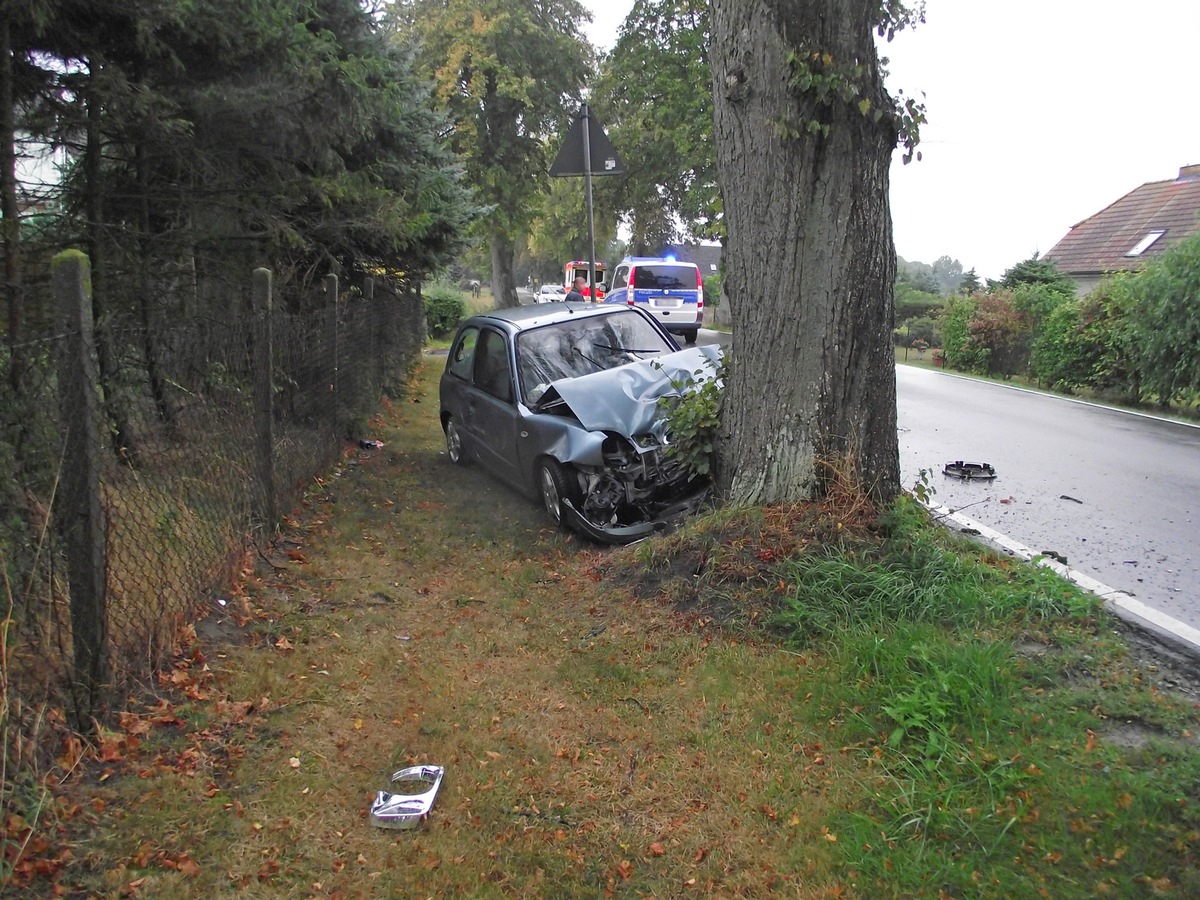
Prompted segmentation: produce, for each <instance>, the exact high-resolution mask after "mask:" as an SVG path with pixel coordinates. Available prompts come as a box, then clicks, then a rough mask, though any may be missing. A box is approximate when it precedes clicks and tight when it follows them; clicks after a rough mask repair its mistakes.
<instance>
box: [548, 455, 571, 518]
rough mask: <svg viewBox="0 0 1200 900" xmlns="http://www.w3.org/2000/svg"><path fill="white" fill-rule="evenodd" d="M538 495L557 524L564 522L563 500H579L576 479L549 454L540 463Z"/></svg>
mask: <svg viewBox="0 0 1200 900" xmlns="http://www.w3.org/2000/svg"><path fill="white" fill-rule="evenodd" d="M538 495H539V496H540V497H541V498H542V506H543V507H545V509H546V514H547V515H548V516H550V519H551V520H552V521H553V522H554V524H555V525H562V524H563V507H562V504H563V501H564V500H570V501H571V502H572V503H573V504H578V502H579V491H578V490H577V489H576V487H575V483H574V481H573V480H572V479H571V477H570V476H569V475H568V474H567V471H566V469H564V468H563V466H562V463H560V462H559V461H558V460H557V459H553V458H551V457H549V456H547V457H546V458H545V459H543V460H542V461H541V462H540V463H538Z"/></svg>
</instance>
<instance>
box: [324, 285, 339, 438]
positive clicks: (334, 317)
mask: <svg viewBox="0 0 1200 900" xmlns="http://www.w3.org/2000/svg"><path fill="white" fill-rule="evenodd" d="M325 298H326V300H327V301H328V303H329V341H330V356H331V359H330V369H331V370H330V373H329V390H330V391H331V392H332V393H333V421H332V422H331V423H330V424H331V425H332V431H333V432H334V435H335V436H338V437H340V435H338V434H337V431H338V429H339V428H340V427H341V424H342V412H341V403H340V400H341V397H340V391H339V390H338V367H339V366H340V365H341V349H342V348H341V347H340V346H339V343H340V334H339V329H340V323H339V322H338V277H337V275H332V274H331V275H326V276H325Z"/></svg>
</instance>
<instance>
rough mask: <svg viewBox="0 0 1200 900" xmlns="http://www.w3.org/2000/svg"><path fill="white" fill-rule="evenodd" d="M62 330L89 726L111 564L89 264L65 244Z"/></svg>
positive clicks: (83, 712) (77, 718)
mask: <svg viewBox="0 0 1200 900" xmlns="http://www.w3.org/2000/svg"><path fill="white" fill-rule="evenodd" d="M51 270H52V272H53V279H54V297H55V304H56V306H57V310H58V324H59V329H60V331H61V333H62V335H63V338H62V341H61V342H60V345H59V359H58V398H59V413H60V415H61V423H62V435H63V462H62V474H61V476H60V481H59V490H58V494H59V510H60V512H59V514H57V515H56V516H55V518H57V519H58V521H59V522H60V523H61V528H62V532H63V539H64V542H65V544H66V552H67V575H68V578H69V579H70V585H71V646H72V650H73V653H74V673H73V678H72V693H73V695H74V696H73V698H72V700H73V706H74V709H73V710H72V715H73V717H74V722H73V723H72V725H73V726H74V727H75V729H76V730H77V731H79V732H81V733H88V732H90V731H91V730H92V727H93V724H94V716H95V714H96V712H97V711H98V710H99V707H100V703H101V701H102V699H103V692H104V688H105V686H106V684H107V679H108V663H109V660H108V610H107V597H106V594H107V568H106V560H105V543H104V535H105V523H104V507H103V505H102V504H101V502H100V454H101V451H100V429H99V427H98V425H97V418H98V414H99V398H98V392H97V388H96V384H97V381H98V379H99V375H98V372H97V367H96V344H95V331H94V323H93V322H92V304H91V298H90V297H89V296H88V294H89V292H90V291H91V270H90V267H89V264H88V258H87V256H86V255H84V254H83V253H81V252H80V251H78V250H67V251H64V252H62V253H59V254H58V255H57V256H55V257H54V260H53V262H52V263H51Z"/></svg>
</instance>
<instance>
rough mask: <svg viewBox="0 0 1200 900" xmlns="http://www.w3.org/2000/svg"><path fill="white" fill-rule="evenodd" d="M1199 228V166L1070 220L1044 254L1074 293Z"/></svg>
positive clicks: (1142, 260) (1086, 290) (1135, 265)
mask: <svg viewBox="0 0 1200 900" xmlns="http://www.w3.org/2000/svg"><path fill="white" fill-rule="evenodd" d="M1198 231H1200V165H1194V166H1184V167H1183V168H1181V169H1180V170H1179V177H1178V178H1175V179H1174V180H1172V181H1151V182H1150V183H1149V184H1143V185H1142V186H1141V187H1139V188H1136V189H1135V190H1132V191H1130V192H1129V193H1128V194H1126V195H1125V196H1124V197H1122V198H1121V199H1120V200H1118V201H1117V202H1116V203H1113V204H1112V205H1111V206H1107V207H1105V208H1104V209H1102V210H1100V212H1098V213H1096V214H1095V215H1094V216H1091V217H1090V218H1087V219H1084V220H1083V221H1082V222H1080V223H1079V224H1078V225H1075V226H1074V227H1073V228H1071V230H1070V231H1069V232H1068V233H1067V236H1066V237H1064V238H1063V239H1062V240H1061V241H1059V242H1058V243H1057V244H1055V245H1054V247H1053V248H1051V250H1050V252H1049V253H1047V254H1046V258H1047V259H1052V260H1054V262H1055V264H1056V265H1057V266H1058V270H1059V271H1060V272H1065V273H1066V274H1068V275H1070V276H1071V277H1072V278H1074V279H1075V282H1076V284H1077V285H1078V292H1079V295H1080V296H1083V295H1084V294H1087V293H1089V292H1090V291H1091V290H1092V289H1093V288H1095V287H1096V285H1098V284H1099V283H1100V279H1101V278H1103V277H1104V276H1105V275H1107V274H1109V273H1111V272H1121V271H1127V270H1130V269H1136V268H1138V267H1139V266H1141V265H1143V264H1144V263H1145V262H1146V260H1148V259H1153V258H1154V257H1155V256H1158V255H1160V254H1162V252H1163V251H1164V250H1166V249H1167V248H1168V247H1171V246H1173V245H1175V244H1177V243H1179V242H1180V241H1182V240H1183V239H1184V238H1186V237H1189V236H1191V235H1193V234H1195V233H1197V232H1198Z"/></svg>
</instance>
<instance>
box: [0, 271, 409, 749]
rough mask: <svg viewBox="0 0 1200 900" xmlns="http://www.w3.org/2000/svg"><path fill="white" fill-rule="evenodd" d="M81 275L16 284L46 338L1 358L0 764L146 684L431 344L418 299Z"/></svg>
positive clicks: (259, 276) (348, 286)
mask: <svg viewBox="0 0 1200 900" xmlns="http://www.w3.org/2000/svg"><path fill="white" fill-rule="evenodd" d="M87 262H88V261H87V259H86V257H83V255H82V254H78V253H76V254H70V253H67V254H61V255H60V257H57V258H56V259H55V263H54V266H53V267H52V274H51V273H50V271H49V270H48V271H47V273H45V275H44V276H43V277H41V278H40V279H33V280H31V281H30V282H29V283H28V284H26V285H25V286H24V290H25V299H26V307H27V308H29V309H34V310H41V311H42V314H41V315H40V317H39V320H38V321H35V322H34V323H32V324H33V325H34V326H36V328H37V330H39V331H40V332H41V335H40V336H38V337H36V338H32V339H30V340H27V341H24V342H23V343H20V344H15V343H12V342H9V343H8V344H6V345H5V346H4V348H3V349H2V350H0V353H2V354H3V356H2V357H0V465H2V466H3V467H4V470H5V471H8V472H9V473H11V474H10V476H9V477H8V478H6V479H5V480H4V484H3V486H2V489H0V571H2V572H3V576H4V579H5V583H4V587H5V589H6V590H5V602H6V603H7V604H8V611H7V616H5V617H4V630H3V640H4V648H3V649H4V660H5V673H4V674H5V678H4V679H3V683H2V687H3V690H4V691H5V696H4V701H5V704H4V710H5V717H4V729H5V732H6V733H5V739H6V747H7V748H9V764H10V765H14V764H15V765H18V766H19V765H20V764H21V757H22V754H23V753H33V752H35V751H36V747H34V746H33V745H34V744H36V742H37V738H36V734H35V732H36V730H37V727H36V723H37V722H39V721H41V720H43V719H44V718H45V716H47V715H54V714H57V713H52V712H51V711H53V710H60V709H61V710H65V711H66V715H67V717H68V724H70V725H71V726H72V727H73V728H75V729H77V730H83V731H86V730H88V728H89V727H90V725H91V723H92V722H93V721H95V720H96V719H97V718H99V717H100V716H102V714H103V713H104V712H105V710H106V709H108V708H109V707H110V706H111V705H112V704H113V703H114V702H115V701H116V700H117V699H118V698H120V697H121V696H123V695H124V693H125V692H126V691H128V690H129V689H130V688H132V687H135V686H136V685H137V684H138V683H139V682H143V681H144V680H146V679H149V678H151V677H152V675H153V672H154V670H155V668H156V667H157V666H158V665H159V664H160V663H161V662H162V661H163V660H164V659H165V657H166V656H167V654H168V653H169V651H170V649H171V646H172V643H173V641H174V639H175V636H176V634H177V631H178V628H179V627H180V626H181V625H182V624H184V623H186V622H188V621H191V620H193V619H194V618H196V617H197V616H198V615H201V614H202V612H201V609H202V607H203V606H205V605H206V604H207V603H210V602H211V598H212V596H214V594H215V593H216V592H219V591H221V590H222V588H223V587H225V586H226V585H227V584H228V583H229V581H230V579H231V578H232V577H233V576H234V575H235V574H236V572H237V570H238V568H239V566H240V565H241V562H242V560H243V559H244V558H245V556H246V553H247V551H248V549H249V548H250V546H251V543H252V542H253V541H256V540H260V539H262V538H263V537H265V536H267V535H269V533H270V532H271V531H272V530H273V529H274V527H275V524H276V521H277V519H278V515H279V513H280V512H282V511H286V510H288V509H290V508H291V507H292V506H293V505H294V504H295V503H296V501H298V500H299V498H300V496H301V494H302V493H303V492H304V490H305V489H306V487H307V485H309V484H310V483H311V480H312V478H313V477H314V476H315V475H317V474H318V473H319V472H321V471H322V470H323V469H326V468H327V467H328V466H329V465H330V464H331V463H332V461H333V460H334V459H335V458H336V457H337V455H338V454H339V453H340V452H341V449H342V448H343V447H344V446H345V442H346V441H347V440H356V439H358V438H362V437H366V436H367V435H366V427H367V422H368V420H369V416H370V415H371V414H372V413H373V412H374V411H375V410H376V409H377V408H378V406H379V401H380V398H381V397H382V396H384V395H385V394H389V393H392V394H395V393H397V392H399V391H400V390H402V387H403V381H404V378H405V376H406V374H407V372H408V370H409V369H410V367H411V366H412V365H413V363H414V362H415V360H416V359H417V357H418V355H419V353H420V349H421V345H422V343H423V340H424V328H425V325H424V312H423V307H422V302H421V298H420V295H419V293H418V292H416V291H405V290H398V289H397V288H395V287H394V286H392V284H391V283H390V282H387V281H385V280H382V279H379V280H375V279H371V278H368V277H356V278H351V279H344V280H343V279H339V278H337V277H336V276H327V277H326V278H325V279H323V280H322V281H321V282H320V283H319V284H316V285H313V286H311V287H309V288H294V287H287V288H285V289H283V290H278V291H276V290H275V289H274V288H273V286H272V278H271V273H269V272H267V271H266V270H261V269H260V270H257V271H255V272H254V273H250V272H246V273H245V278H244V279H240V280H239V281H237V282H234V283H227V284H224V285H220V286H219V287H220V290H214V287H213V285H212V283H211V281H210V282H207V283H206V284H205V286H204V289H205V291H207V292H208V294H209V296H207V297H206V298H205V299H204V301H203V302H199V301H198V296H197V290H196V286H195V285H191V286H190V289H189V290H180V291H175V290H167V291H164V292H162V293H161V294H159V295H157V296H146V297H140V298H138V299H137V301H136V302H126V303H123V304H120V306H119V308H116V307H115V305H114V308H111V309H107V310H101V307H100V304H95V303H93V302H92V298H91V297H90V292H89V288H90V287H91V285H90V284H89V281H88V266H87ZM51 310H52V311H54V314H53V315H49V314H47V311H51ZM93 312H97V313H98V316H97V318H96V319H95V320H93ZM30 330H31V328H29V327H27V329H26V331H27V332H29V331H30Z"/></svg>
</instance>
